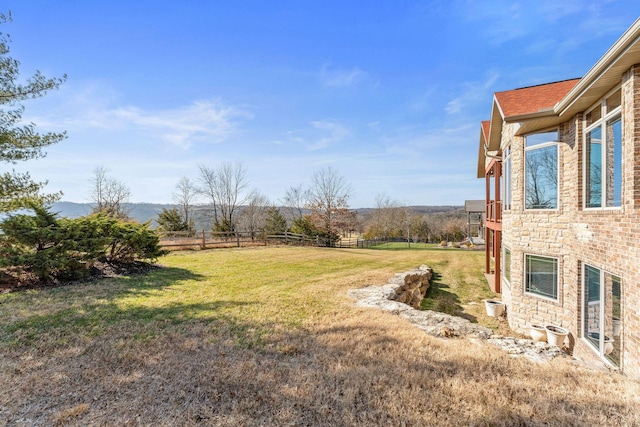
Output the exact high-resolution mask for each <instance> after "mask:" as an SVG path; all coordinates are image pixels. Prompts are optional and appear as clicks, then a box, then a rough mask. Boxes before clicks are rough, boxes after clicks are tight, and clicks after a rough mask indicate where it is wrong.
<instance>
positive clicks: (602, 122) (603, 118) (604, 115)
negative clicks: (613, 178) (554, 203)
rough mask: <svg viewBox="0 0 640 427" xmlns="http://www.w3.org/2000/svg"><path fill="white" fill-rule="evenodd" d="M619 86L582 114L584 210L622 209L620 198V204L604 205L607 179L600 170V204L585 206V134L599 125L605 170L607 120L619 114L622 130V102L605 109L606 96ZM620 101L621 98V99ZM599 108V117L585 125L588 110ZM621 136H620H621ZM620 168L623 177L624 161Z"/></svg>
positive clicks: (618, 87)
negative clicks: (610, 108)
mask: <svg viewBox="0 0 640 427" xmlns="http://www.w3.org/2000/svg"><path fill="white" fill-rule="evenodd" d="M620 89H621V86H620V85H619V86H616V87H615V88H613V89H612V90H610V91H609V92H608V93H607V94H606V95H605V96H604V97H602V98H601V99H600V100H599V101H598V102H597V103H596V104H595V105H593V106H592V107H591V108H589V109H588V110H586V111H585V113H584V115H583V127H584V132H583V137H582V148H583V149H582V159H583V162H582V164H583V167H582V182H583V183H584V185H583V189H582V208H583V209H584V210H587V211H602V210H621V209H622V205H623V203H622V200H620V206H606V200H605V194H606V190H607V188H606V182H607V180H606V179H604V173H603V172H602V171H601V172H600V174H601V176H602V177H601V181H602V182H601V184H600V204H601V206H587V191H588V189H587V185H586V183H587V182H588V179H587V164H588V163H587V162H589V159H588V158H587V135H588V134H589V132H591V131H592V130H593V129H595V128H597V127H598V126H600V127H601V132H602V142H601V144H602V147H603V148H601V150H600V152H601V154H600V164H601V165H602V166H601V168H602V169H603V170H606V161H607V150H606V149H604V147H606V144H607V143H608V141H607V140H606V134H607V132H606V128H607V122H609V121H610V120H611V119H614V118H616V116H620V123H621V126H622V132H624V118H623V115H622V102H621V105H619V106H617V107H616V108H613V109H612V110H611V111H608V110H607V102H606V100H607V98H609V97H611V95H613V94H614V93H615V92H616V91H618V90H620ZM620 96H621V97H622V93H621V94H620ZM621 101H622V100H621ZM598 108H600V109H601V115H600V118H599V119H598V120H596V121H595V122H593V123H591V124H590V125H589V126H587V118H586V117H587V114H589V113H590V112H592V111H594V110H596V109H598ZM621 137H622V136H621ZM623 143H624V141H622V144H623ZM620 156H622V152H621V153H620ZM620 167H621V168H622V170H621V171H620V174H621V176H622V177H624V162H621V166H620ZM622 187H624V182H623V183H622ZM623 191H624V188H621V191H620V193H621V194H620V198H621V199H622V193H623Z"/></svg>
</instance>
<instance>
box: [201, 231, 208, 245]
mask: <svg viewBox="0 0 640 427" xmlns="http://www.w3.org/2000/svg"><path fill="white" fill-rule="evenodd" d="M202 249H207V239H206V237H205V235H204V230H202Z"/></svg>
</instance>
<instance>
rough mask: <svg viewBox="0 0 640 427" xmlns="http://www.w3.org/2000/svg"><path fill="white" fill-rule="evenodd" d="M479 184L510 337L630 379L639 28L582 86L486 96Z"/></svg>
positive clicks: (638, 359) (637, 228)
mask: <svg viewBox="0 0 640 427" xmlns="http://www.w3.org/2000/svg"><path fill="white" fill-rule="evenodd" d="M478 177H479V178H484V179H485V180H486V195H485V196H486V197H485V199H486V213H485V215H486V222H485V240H486V248H487V249H486V262H485V273H486V275H487V278H488V281H489V286H490V287H491V289H493V290H494V291H495V292H499V293H501V294H502V300H503V302H504V303H505V305H506V307H507V318H508V321H509V325H510V327H511V328H512V329H514V330H516V331H519V332H522V333H528V330H529V328H530V326H531V325H532V324H539V325H540V324H541V325H556V326H561V327H563V328H565V329H567V330H568V331H569V333H570V335H569V339H568V340H567V341H566V343H567V344H568V346H569V348H570V349H571V351H573V354H574V356H576V357H578V358H581V359H584V360H589V361H597V362H598V363H601V364H603V365H605V366H608V367H611V368H614V369H619V370H621V371H623V372H624V373H626V374H628V375H630V376H633V377H639V378H640V19H639V20H637V21H636V22H635V23H634V24H633V25H632V26H631V27H630V28H629V29H628V30H627V31H626V32H625V33H624V34H623V35H622V36H621V37H620V39H618V41H616V43H615V44H614V45H613V46H612V47H611V48H610V49H609V50H608V51H607V52H606V53H605V54H604V56H603V57H602V58H601V59H600V60H599V61H598V62H597V63H596V64H595V65H594V66H593V67H592V68H591V69H590V70H589V72H587V74H586V75H584V76H583V77H582V78H579V79H571V80H565V81H560V82H554V83H549V84H542V85H538V86H531V87H525V88H519V89H514V90H509V91H504V92H497V93H495V95H494V98H493V104H492V110H491V116H490V120H488V121H485V122H482V123H481V126H480V143H479V152H478Z"/></svg>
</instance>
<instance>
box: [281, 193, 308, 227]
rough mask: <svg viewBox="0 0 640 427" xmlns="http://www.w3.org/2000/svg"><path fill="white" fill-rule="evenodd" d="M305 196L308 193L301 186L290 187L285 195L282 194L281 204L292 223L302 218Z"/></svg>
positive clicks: (305, 201)
mask: <svg viewBox="0 0 640 427" xmlns="http://www.w3.org/2000/svg"><path fill="white" fill-rule="evenodd" d="M307 196H308V192H307V190H305V189H304V187H303V186H302V184H299V185H298V186H291V187H289V188H288V189H287V191H286V193H284V198H283V199H282V204H283V206H284V208H285V212H286V213H287V216H288V219H289V220H290V221H292V222H293V221H295V220H296V219H298V218H302V215H303V214H304V207H305V205H306V203H307Z"/></svg>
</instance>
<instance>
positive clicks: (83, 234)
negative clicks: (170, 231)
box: [0, 206, 164, 281]
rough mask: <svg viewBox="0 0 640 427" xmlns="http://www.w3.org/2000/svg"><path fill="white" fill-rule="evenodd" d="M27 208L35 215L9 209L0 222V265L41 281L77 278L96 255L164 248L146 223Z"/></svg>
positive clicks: (124, 258)
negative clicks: (65, 215)
mask: <svg viewBox="0 0 640 427" xmlns="http://www.w3.org/2000/svg"><path fill="white" fill-rule="evenodd" d="M31 209H32V210H33V212H34V214H35V215H26V214H19V215H12V216H10V217H9V218H7V219H6V220H4V221H3V222H2V223H0V228H2V230H3V232H4V235H3V236H2V239H1V240H0V267H18V268H19V269H21V270H23V271H26V272H30V273H33V274H34V275H36V276H37V277H38V278H39V279H40V280H42V281H50V280H54V279H79V278H82V277H86V276H87V275H88V274H89V271H90V270H89V268H90V267H91V266H92V265H93V264H94V263H95V262H96V261H106V262H109V263H116V262H117V263H132V262H134V261H136V260H155V259H156V258H158V257H159V256H161V255H163V254H164V252H163V251H162V250H160V247H159V244H158V243H159V241H158V236H157V235H156V234H155V233H154V232H153V231H152V230H150V229H149V225H148V223H147V224H138V223H131V222H125V221H123V220H120V219H117V218H113V217H109V216H106V215H104V214H100V213H98V214H93V215H89V216H86V217H81V218H77V219H66V218H61V219H59V218H57V217H56V215H55V214H53V213H51V212H50V211H49V210H48V209H46V208H44V207H42V206H33V207H32V208H31Z"/></svg>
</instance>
